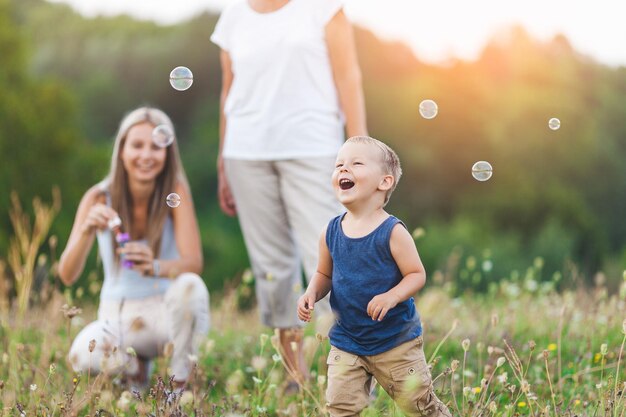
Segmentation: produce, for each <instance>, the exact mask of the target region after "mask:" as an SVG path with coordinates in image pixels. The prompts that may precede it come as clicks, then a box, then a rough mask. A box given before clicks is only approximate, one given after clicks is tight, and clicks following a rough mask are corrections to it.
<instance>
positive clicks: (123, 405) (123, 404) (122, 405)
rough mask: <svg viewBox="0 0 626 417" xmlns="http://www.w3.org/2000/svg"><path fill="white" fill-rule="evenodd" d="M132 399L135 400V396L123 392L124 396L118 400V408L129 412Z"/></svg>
mask: <svg viewBox="0 0 626 417" xmlns="http://www.w3.org/2000/svg"><path fill="white" fill-rule="evenodd" d="M132 399H133V396H132V394H131V393H130V392H128V391H124V392H122V395H120V398H119V400H117V407H118V408H119V409H120V410H122V411H127V410H128V405H129V404H130V401H131V400H132Z"/></svg>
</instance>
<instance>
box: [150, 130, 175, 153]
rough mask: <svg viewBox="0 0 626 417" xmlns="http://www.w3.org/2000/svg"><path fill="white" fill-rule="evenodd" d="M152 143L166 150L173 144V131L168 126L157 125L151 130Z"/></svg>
mask: <svg viewBox="0 0 626 417" xmlns="http://www.w3.org/2000/svg"><path fill="white" fill-rule="evenodd" d="M152 142H154V144H155V145H157V146H159V147H161V148H167V147H168V146H170V145H171V144H172V142H174V130H173V129H172V128H171V127H170V126H168V125H158V126H157V127H155V128H154V129H153V130H152Z"/></svg>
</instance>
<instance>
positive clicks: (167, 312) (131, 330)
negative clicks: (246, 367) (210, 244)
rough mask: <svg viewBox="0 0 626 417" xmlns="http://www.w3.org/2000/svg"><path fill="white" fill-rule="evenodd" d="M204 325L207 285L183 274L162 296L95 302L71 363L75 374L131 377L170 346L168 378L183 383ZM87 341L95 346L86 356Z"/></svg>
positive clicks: (205, 328) (73, 349) (206, 321)
mask: <svg viewBox="0 0 626 417" xmlns="http://www.w3.org/2000/svg"><path fill="white" fill-rule="evenodd" d="M209 325H210V312H209V292H208V290H207V288H206V285H205V284H204V282H203V281H202V278H200V277H199V276H198V275H196V274H192V273H184V274H181V275H180V276H179V277H178V278H176V279H175V280H174V282H172V284H171V285H170V287H169V288H168V290H167V292H166V293H165V294H164V295H162V296H154V297H148V298H144V299H138V300H124V301H123V302H120V301H102V302H100V308H99V309H98V319H97V320H96V321H94V322H92V323H90V324H88V325H87V326H85V328H84V329H83V330H81V331H80V333H79V334H78V336H76V338H75V339H74V342H73V343H72V347H71V349H70V353H69V359H70V363H71V364H72V367H73V368H74V370H75V371H83V372H86V371H87V370H88V369H90V370H91V372H94V373H97V372H107V373H110V374H115V373H119V372H125V373H127V374H128V375H134V374H136V373H137V371H138V358H141V359H143V360H150V359H152V358H155V357H157V356H159V355H162V354H163V351H164V348H165V346H166V345H167V344H169V343H171V344H172V350H171V360H170V368H169V374H170V375H173V376H174V379H175V380H177V381H184V380H186V379H187V378H188V376H189V373H190V371H191V369H192V367H193V362H194V361H195V360H196V359H195V358H196V357H197V354H198V348H199V345H200V342H201V341H202V339H203V338H204V337H206V335H207V333H208V331H209ZM92 340H95V342H96V344H95V348H94V350H93V352H90V351H89V345H90V342H91V341H92ZM129 348H132V349H129ZM133 350H134V353H136V355H135V354H134V353H133Z"/></svg>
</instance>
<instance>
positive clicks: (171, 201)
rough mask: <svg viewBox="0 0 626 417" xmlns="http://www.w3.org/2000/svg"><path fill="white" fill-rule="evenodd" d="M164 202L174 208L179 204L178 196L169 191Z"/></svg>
mask: <svg viewBox="0 0 626 417" xmlns="http://www.w3.org/2000/svg"><path fill="white" fill-rule="evenodd" d="M165 202H166V203H167V205H168V206H170V207H171V208H176V207H178V206H180V196H179V195H178V194H176V193H170V194H168V195H167V198H166V199H165Z"/></svg>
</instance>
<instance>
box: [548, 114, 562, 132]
mask: <svg viewBox="0 0 626 417" xmlns="http://www.w3.org/2000/svg"><path fill="white" fill-rule="evenodd" d="M548 127H549V128H550V129H552V130H559V128H560V127H561V121H560V120H559V119H557V118H556V117H553V118H552V119H550V120H549V121H548Z"/></svg>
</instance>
